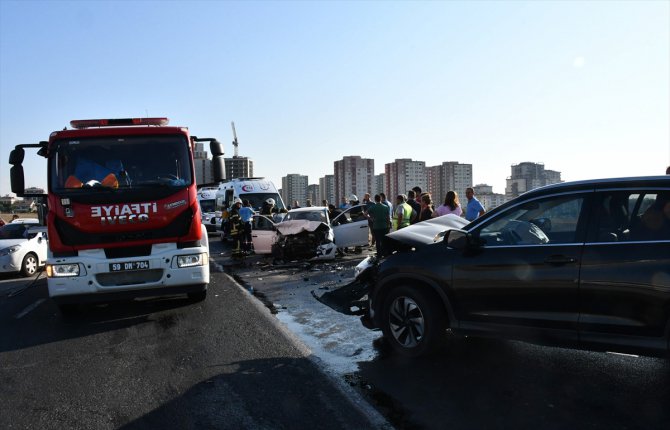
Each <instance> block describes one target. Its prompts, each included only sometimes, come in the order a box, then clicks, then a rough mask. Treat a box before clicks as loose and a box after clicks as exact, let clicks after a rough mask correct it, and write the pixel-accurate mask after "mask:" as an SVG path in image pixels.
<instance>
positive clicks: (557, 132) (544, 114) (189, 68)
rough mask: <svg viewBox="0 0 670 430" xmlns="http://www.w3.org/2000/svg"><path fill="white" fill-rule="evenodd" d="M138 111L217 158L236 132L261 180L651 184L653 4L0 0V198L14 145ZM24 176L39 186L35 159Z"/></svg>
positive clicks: (658, 132)
mask: <svg viewBox="0 0 670 430" xmlns="http://www.w3.org/2000/svg"><path fill="white" fill-rule="evenodd" d="M147 115H148V116H166V117H168V118H170V124H171V125H178V126H187V127H189V129H190V131H191V133H192V134H194V135H197V136H202V137H204V136H206V137H216V138H218V139H219V140H220V141H221V142H224V144H225V150H226V156H232V155H233V147H232V145H231V144H230V142H231V141H232V138H233V136H232V130H231V126H230V123H231V121H234V122H235V127H236V130H237V135H238V140H239V144H240V146H239V154H240V155H242V156H246V157H250V158H251V159H252V160H253V161H254V174H255V175H256V176H265V177H268V178H270V179H271V180H272V181H273V182H275V184H277V186H278V187H281V178H282V177H283V176H285V175H287V174H289V173H298V174H301V175H307V176H308V177H309V183H310V184H313V183H318V180H319V178H320V177H323V176H324V175H326V174H332V173H333V163H334V162H335V161H336V160H341V159H342V157H344V156H350V155H360V156H362V157H363V158H372V159H374V162H375V173H377V174H378V173H382V172H383V171H384V165H385V164H386V163H391V162H393V161H394V160H396V159H400V158H411V159H413V160H418V161H425V162H426V165H427V166H434V165H438V164H441V163H442V162H444V161H458V162H460V163H467V164H472V166H473V180H474V182H475V184H482V183H486V184H489V185H492V186H493V191H494V192H497V193H504V188H505V179H506V178H508V177H509V176H510V174H511V165H513V164H518V163H521V162H525V161H531V162H537V163H543V164H544V166H545V168H546V169H549V170H557V171H560V172H561V174H562V179H563V180H566V181H572V180H581V179H590V178H607V177H620V176H638V175H656V174H664V173H665V169H666V167H667V166H669V165H670V1H667V0H663V1H647V0H641V1H640V0H637V1H606V0H600V1H563V0H562V1H531V2H526V1H504V0H498V1H464V2H461V1H311V2H308V1H297V2H295V1H160V2H159V1H86V0H81V1H58V0H51V1H29V0H28V1H26V0H21V1H14V0H0V195H5V194H8V193H10V184H9V167H10V166H9V164H8V162H7V161H8V157H9V151H10V150H11V149H13V147H14V146H15V145H17V144H22V143H36V142H39V141H41V140H47V139H48V137H49V134H50V133H51V132H52V131H54V130H61V129H63V128H64V127H66V126H68V127H69V121H70V120H72V119H88V118H127V117H144V116H147ZM24 168H25V171H26V186H40V187H44V188H46V162H45V160H44V159H43V158H41V157H38V156H37V155H36V154H35V153H34V152H30V151H28V152H27V154H26V161H25V162H24ZM473 185H474V184H473Z"/></svg>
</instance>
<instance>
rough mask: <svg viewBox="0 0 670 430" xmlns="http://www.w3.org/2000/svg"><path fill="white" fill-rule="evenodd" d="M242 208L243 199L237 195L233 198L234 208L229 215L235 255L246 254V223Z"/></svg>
mask: <svg viewBox="0 0 670 430" xmlns="http://www.w3.org/2000/svg"><path fill="white" fill-rule="evenodd" d="M240 208H242V200H241V199H240V198H239V197H235V200H233V208H232V209H231V210H230V214H229V216H228V225H229V226H230V236H231V237H232V238H233V257H242V256H244V251H243V249H242V240H243V235H244V225H243V224H242V218H241V217H240Z"/></svg>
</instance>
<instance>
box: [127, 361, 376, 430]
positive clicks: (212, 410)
mask: <svg viewBox="0 0 670 430" xmlns="http://www.w3.org/2000/svg"><path fill="white" fill-rule="evenodd" d="M213 367H216V368H218V369H217V371H218V372H220V373H217V375H216V376H213V377H210V378H207V379H206V380H204V381H202V382H200V383H198V384H196V385H194V386H193V387H191V388H190V389H188V390H186V391H184V392H183V393H182V394H180V395H179V396H177V397H175V398H174V399H172V400H170V401H168V402H166V403H164V404H162V405H161V406H160V407H158V408H156V409H155V410H153V411H151V412H149V413H147V414H145V415H143V416H142V417H140V418H138V419H136V420H134V421H132V422H129V423H117V424H119V427H118V428H119V429H121V430H136V429H137V430H139V429H181V430H188V429H197V430H200V429H234V430H238V429H291V430H294V429H309V430H313V429H324V430H327V429H338V430H340V429H367V428H374V426H373V425H372V424H371V422H370V420H369V418H368V417H366V416H365V415H364V414H363V413H362V412H361V411H360V410H359V409H357V408H355V407H353V406H352V403H350V401H349V400H347V398H346V396H345V395H343V394H342V392H341V391H339V390H337V389H334V388H333V386H332V383H331V381H329V380H328V379H327V377H326V376H324V375H323V374H322V373H321V372H320V371H319V370H318V369H317V368H316V366H315V365H314V363H313V362H312V361H310V360H309V359H308V358H285V357H281V358H269V359H259V360H249V361H239V362H233V363H227V364H221V365H218V366H213Z"/></svg>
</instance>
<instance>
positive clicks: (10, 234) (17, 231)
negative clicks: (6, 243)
mask: <svg viewBox="0 0 670 430" xmlns="http://www.w3.org/2000/svg"><path fill="white" fill-rule="evenodd" d="M27 228H28V226H26V225H24V224H6V225H4V226H2V227H0V239H25V232H26V229H27Z"/></svg>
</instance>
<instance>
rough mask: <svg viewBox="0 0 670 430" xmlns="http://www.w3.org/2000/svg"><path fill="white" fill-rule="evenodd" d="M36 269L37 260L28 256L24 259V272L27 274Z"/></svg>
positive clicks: (32, 272)
mask: <svg viewBox="0 0 670 430" xmlns="http://www.w3.org/2000/svg"><path fill="white" fill-rule="evenodd" d="M36 271H37V261H36V260H35V259H34V258H32V257H30V258H28V259H27V260H26V273H27V274H29V275H32V274H34V273H35V272H36Z"/></svg>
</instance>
